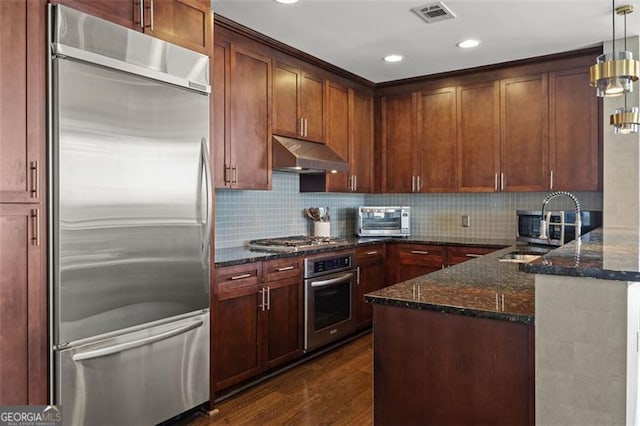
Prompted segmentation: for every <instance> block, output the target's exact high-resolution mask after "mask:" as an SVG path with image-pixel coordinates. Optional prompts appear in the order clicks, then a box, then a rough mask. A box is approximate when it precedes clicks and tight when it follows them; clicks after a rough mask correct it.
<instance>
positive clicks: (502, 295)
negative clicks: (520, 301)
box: [500, 293, 504, 312]
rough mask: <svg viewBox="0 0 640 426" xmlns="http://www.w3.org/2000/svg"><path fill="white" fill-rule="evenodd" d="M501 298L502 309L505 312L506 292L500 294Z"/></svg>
mask: <svg viewBox="0 0 640 426" xmlns="http://www.w3.org/2000/svg"><path fill="white" fill-rule="evenodd" d="M500 300H501V305H502V309H501V310H502V312H504V293H502V294H501V295H500Z"/></svg>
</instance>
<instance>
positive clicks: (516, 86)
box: [500, 73, 549, 191]
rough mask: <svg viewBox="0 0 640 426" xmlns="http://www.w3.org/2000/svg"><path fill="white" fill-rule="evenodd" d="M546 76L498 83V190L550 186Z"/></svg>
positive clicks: (544, 187)
mask: <svg viewBox="0 0 640 426" xmlns="http://www.w3.org/2000/svg"><path fill="white" fill-rule="evenodd" d="M547 99H548V86H547V74H546V73H544V74H537V75H532V76H526V77H517V78H510V79H504V80H500V118H501V120H500V129H501V132H500V136H501V138H500V140H501V147H502V155H501V158H502V161H501V168H500V174H501V175H500V189H501V190H503V191H544V190H545V189H547V188H548V187H549V138H548V102H547Z"/></svg>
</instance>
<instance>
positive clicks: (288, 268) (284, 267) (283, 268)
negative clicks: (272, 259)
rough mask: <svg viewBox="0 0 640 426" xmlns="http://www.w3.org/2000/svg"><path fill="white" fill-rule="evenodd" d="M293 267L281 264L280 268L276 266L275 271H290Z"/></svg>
mask: <svg viewBox="0 0 640 426" xmlns="http://www.w3.org/2000/svg"><path fill="white" fill-rule="evenodd" d="M293 268H295V266H283V267H282V268H278V269H276V272H284V271H290V270H292V269H293Z"/></svg>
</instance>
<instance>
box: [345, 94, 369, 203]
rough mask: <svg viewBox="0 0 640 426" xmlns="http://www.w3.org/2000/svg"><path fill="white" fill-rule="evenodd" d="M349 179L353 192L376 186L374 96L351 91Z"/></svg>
mask: <svg viewBox="0 0 640 426" xmlns="http://www.w3.org/2000/svg"><path fill="white" fill-rule="evenodd" d="M349 94H350V98H349V101H350V102H349V127H350V130H349V138H350V140H349V170H350V175H349V180H350V190H351V191H352V192H362V193H371V192H373V190H374V188H373V185H374V174H373V173H374V172H373V170H374V161H375V160H374V145H373V143H374V139H373V96H371V95H364V94H360V93H358V92H356V91H354V90H350V91H349Z"/></svg>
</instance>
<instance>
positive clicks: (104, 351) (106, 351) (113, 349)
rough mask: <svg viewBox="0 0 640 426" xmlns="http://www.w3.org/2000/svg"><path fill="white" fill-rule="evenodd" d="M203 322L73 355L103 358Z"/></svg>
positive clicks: (156, 340) (188, 329)
mask: <svg viewBox="0 0 640 426" xmlns="http://www.w3.org/2000/svg"><path fill="white" fill-rule="evenodd" d="M202 324H203V322H202V321H196V322H193V323H191V324H188V325H185V326H182V327H178V328H175V329H173V330H169V331H165V332H164V333H161V334H158V335H156V336H150V337H145V338H144V339H139V340H134V341H133V342H127V343H121V344H119V345H113V346H109V347H107V348H101V349H96V350H94V351H87V352H80V353H78V354H75V355H73V356H72V357H71V359H73V360H74V361H84V360H87V359H94V358H101V357H104V356H108V355H113V354H117V353H120V352H124V351H127V350H129V349H135V348H139V347H140V346H147V345H150V344H152V343H156V342H160V341H161V340H166V339H169V338H171V337H174V336H178V335H180V334H183V333H186V332H187V331H191V330H194V329H196V328H198V327H201V326H202Z"/></svg>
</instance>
